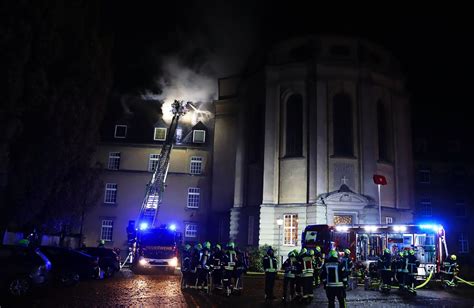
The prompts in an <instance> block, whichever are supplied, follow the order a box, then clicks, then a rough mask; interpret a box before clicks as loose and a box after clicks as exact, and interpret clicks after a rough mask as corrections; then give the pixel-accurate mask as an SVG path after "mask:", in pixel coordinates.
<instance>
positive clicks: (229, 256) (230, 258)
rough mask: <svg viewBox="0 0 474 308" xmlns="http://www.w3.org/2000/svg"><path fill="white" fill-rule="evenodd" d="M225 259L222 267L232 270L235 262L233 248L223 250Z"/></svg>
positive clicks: (235, 255)
mask: <svg viewBox="0 0 474 308" xmlns="http://www.w3.org/2000/svg"><path fill="white" fill-rule="evenodd" d="M225 256H226V260H225V262H224V263H225V266H224V268H225V269H226V270H228V271H233V270H234V268H235V265H236V264H237V253H236V252H235V250H227V251H226V252H225Z"/></svg>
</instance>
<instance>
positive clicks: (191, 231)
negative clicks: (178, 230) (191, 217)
mask: <svg viewBox="0 0 474 308" xmlns="http://www.w3.org/2000/svg"><path fill="white" fill-rule="evenodd" d="M184 236H185V237H197V224H185V226H184Z"/></svg>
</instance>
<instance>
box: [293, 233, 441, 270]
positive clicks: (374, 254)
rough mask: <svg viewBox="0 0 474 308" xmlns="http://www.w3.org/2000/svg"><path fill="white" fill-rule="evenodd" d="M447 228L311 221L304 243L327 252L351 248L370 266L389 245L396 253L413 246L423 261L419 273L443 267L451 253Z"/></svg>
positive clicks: (304, 236)
mask: <svg viewBox="0 0 474 308" xmlns="http://www.w3.org/2000/svg"><path fill="white" fill-rule="evenodd" d="M445 237H446V235H445V230H444V229H443V226H441V225H438V224H420V225H351V226H344V225H337V226H329V225H309V226H307V227H306V228H305V230H304V231H303V235H302V241H301V243H302V246H303V247H306V248H308V249H310V248H314V247H316V246H320V247H321V250H322V251H323V252H325V253H327V252H328V251H329V250H331V249H336V250H338V251H343V250H344V249H346V248H349V249H350V251H351V254H352V258H353V259H354V260H356V261H361V262H362V263H364V264H365V265H366V266H369V264H370V263H371V262H375V261H376V260H377V258H378V256H380V255H381V254H382V252H383V250H384V249H385V248H388V249H390V251H391V252H392V255H396V254H397V253H398V252H399V251H403V250H407V249H413V250H414V251H415V254H416V256H417V259H418V260H419V261H420V263H421V264H420V267H419V268H418V275H419V276H426V275H427V273H428V272H430V271H431V270H434V271H435V273H438V272H439V271H440V267H441V265H442V263H443V260H444V259H446V256H447V255H448V248H447V246H446V240H445Z"/></svg>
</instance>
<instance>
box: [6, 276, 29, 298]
mask: <svg viewBox="0 0 474 308" xmlns="http://www.w3.org/2000/svg"><path fill="white" fill-rule="evenodd" d="M29 290H30V282H29V281H28V279H27V278H15V279H13V280H12V281H10V283H9V284H8V291H9V292H10V294H11V295H13V296H23V295H25V294H26V293H28V291H29Z"/></svg>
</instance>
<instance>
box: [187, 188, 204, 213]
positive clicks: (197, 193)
mask: <svg viewBox="0 0 474 308" xmlns="http://www.w3.org/2000/svg"><path fill="white" fill-rule="evenodd" d="M200 197H201V189H199V188H198V187H189V188H188V208H191V209H197V208H199V199H200Z"/></svg>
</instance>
